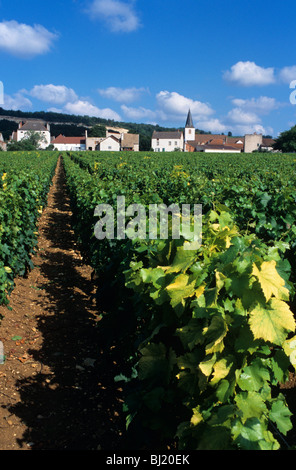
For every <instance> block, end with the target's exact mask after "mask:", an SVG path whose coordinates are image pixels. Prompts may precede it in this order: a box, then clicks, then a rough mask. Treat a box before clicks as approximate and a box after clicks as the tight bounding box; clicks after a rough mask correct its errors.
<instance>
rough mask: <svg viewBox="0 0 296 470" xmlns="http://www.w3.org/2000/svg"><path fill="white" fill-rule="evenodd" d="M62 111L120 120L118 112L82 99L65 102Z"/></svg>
mask: <svg viewBox="0 0 296 470" xmlns="http://www.w3.org/2000/svg"><path fill="white" fill-rule="evenodd" d="M64 112H66V113H69V114H76V115H79V116H94V117H100V118H103V119H113V120H114V121H121V118H120V116H119V114H117V113H116V112H115V111H113V110H112V109H110V108H105V109H99V108H97V106H94V105H93V104H91V103H89V102H88V101H84V100H77V101H75V102H73V103H67V104H66V105H65V106H64Z"/></svg>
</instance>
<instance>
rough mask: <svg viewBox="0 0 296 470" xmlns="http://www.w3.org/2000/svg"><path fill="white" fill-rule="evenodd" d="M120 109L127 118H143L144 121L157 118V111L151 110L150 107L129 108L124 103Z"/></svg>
mask: <svg viewBox="0 0 296 470" xmlns="http://www.w3.org/2000/svg"><path fill="white" fill-rule="evenodd" d="M121 109H122V111H123V112H124V114H125V116H127V117H128V118H129V119H135V120H136V121H137V120H140V119H144V120H145V121H147V120H149V121H155V119H156V118H157V112H155V111H152V110H151V109H146V108H143V107H139V108H131V107H128V106H126V105H124V104H123V105H122V106H121Z"/></svg>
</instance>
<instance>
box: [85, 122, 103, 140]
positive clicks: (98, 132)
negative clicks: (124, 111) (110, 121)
mask: <svg viewBox="0 0 296 470" xmlns="http://www.w3.org/2000/svg"><path fill="white" fill-rule="evenodd" d="M88 135H89V137H106V127H105V126H101V125H100V124H97V125H95V126H94V127H93V128H92V129H90V130H89V131H88Z"/></svg>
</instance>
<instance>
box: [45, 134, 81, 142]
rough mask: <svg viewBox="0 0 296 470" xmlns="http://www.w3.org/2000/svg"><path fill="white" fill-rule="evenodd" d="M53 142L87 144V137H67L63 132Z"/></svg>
mask: <svg viewBox="0 0 296 470" xmlns="http://www.w3.org/2000/svg"><path fill="white" fill-rule="evenodd" d="M52 143H53V144H85V137H66V136H64V135H62V134H60V135H58V136H57V137H56V138H55V139H54V140H53V141H52Z"/></svg>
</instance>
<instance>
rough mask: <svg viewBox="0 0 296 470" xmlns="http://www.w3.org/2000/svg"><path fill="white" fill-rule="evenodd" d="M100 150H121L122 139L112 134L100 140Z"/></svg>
mask: <svg viewBox="0 0 296 470" xmlns="http://www.w3.org/2000/svg"><path fill="white" fill-rule="evenodd" d="M98 150H101V151H113V152H119V151H120V140H119V139H117V138H116V137H114V136H113V135H110V136H109V137H106V138H105V139H102V140H101V141H100V143H99V149H98Z"/></svg>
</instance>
